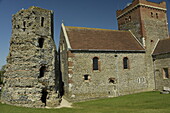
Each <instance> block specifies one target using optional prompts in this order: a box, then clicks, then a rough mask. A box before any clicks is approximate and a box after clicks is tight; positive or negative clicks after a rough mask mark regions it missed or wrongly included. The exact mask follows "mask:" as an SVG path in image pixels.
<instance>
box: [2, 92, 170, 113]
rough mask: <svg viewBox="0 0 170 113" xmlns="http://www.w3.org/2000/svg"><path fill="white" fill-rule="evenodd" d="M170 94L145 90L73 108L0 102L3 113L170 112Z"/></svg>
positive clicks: (76, 105) (76, 104) (79, 104)
mask: <svg viewBox="0 0 170 113" xmlns="http://www.w3.org/2000/svg"><path fill="white" fill-rule="evenodd" d="M169 106H170V94H160V93H159V92H145V93H139V94H133V95H127V96H121V97H117V98H107V99H100V100H92V101H87V102H79V103H74V104H73V108H60V109H37V108H24V107H16V106H11V105H6V104H0V112H1V113H169V111H170V107H169Z"/></svg>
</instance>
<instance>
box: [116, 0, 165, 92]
mask: <svg viewBox="0 0 170 113" xmlns="http://www.w3.org/2000/svg"><path fill="white" fill-rule="evenodd" d="M117 19H118V26H119V29H120V30H131V31H132V32H133V34H134V35H135V36H136V37H137V39H138V40H139V41H140V42H141V44H143V46H144V47H145V49H146V54H145V63H146V72H147V75H148V77H149V78H150V82H149V87H150V89H155V83H154V82H155V81H154V68H153V59H152V52H153V50H154V47H155V46H156V44H157V42H158V39H165V38H168V25H167V15H166V2H160V3H153V2H149V1H147V0H134V1H133V2H132V4H130V5H129V6H128V7H126V8H125V9H123V10H118V11H117Z"/></svg>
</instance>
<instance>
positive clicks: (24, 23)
mask: <svg viewBox="0 0 170 113" xmlns="http://www.w3.org/2000/svg"><path fill="white" fill-rule="evenodd" d="M23 26H24V27H23V31H25V29H26V22H25V21H24V22H23Z"/></svg>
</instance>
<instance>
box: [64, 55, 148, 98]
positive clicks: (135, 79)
mask: <svg viewBox="0 0 170 113" xmlns="http://www.w3.org/2000/svg"><path fill="white" fill-rule="evenodd" d="M71 54H72V57H69V56H68V59H69V61H68V62H70V63H68V67H72V68H71V69H70V70H69V71H71V72H72V73H70V74H68V75H64V76H68V79H69V80H68V81H67V82H68V83H67V84H68V86H67V87H68V93H66V94H65V96H66V97H67V98H68V100H70V101H82V100H88V99H93V98H103V97H116V96H120V95H126V94H132V93H136V92H141V91H147V90H148V82H149V80H148V78H147V76H146V68H145V62H144V60H145V53H109V52H71ZM94 57H98V58H99V70H93V68H92V67H93V60H92V59H93V58H94ZM124 57H128V59H129V66H130V67H129V69H123V58H124ZM84 75H88V79H89V80H84V79H85V78H84ZM109 78H115V83H109Z"/></svg>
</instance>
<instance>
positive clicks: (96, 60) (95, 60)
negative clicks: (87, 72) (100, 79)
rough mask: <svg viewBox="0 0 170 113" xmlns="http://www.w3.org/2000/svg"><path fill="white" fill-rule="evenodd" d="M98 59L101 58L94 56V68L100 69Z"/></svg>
mask: <svg viewBox="0 0 170 113" xmlns="http://www.w3.org/2000/svg"><path fill="white" fill-rule="evenodd" d="M98 60H99V58H97V57H94V58H93V70H99V67H98V65H99V64H98V63H99V62H98Z"/></svg>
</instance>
